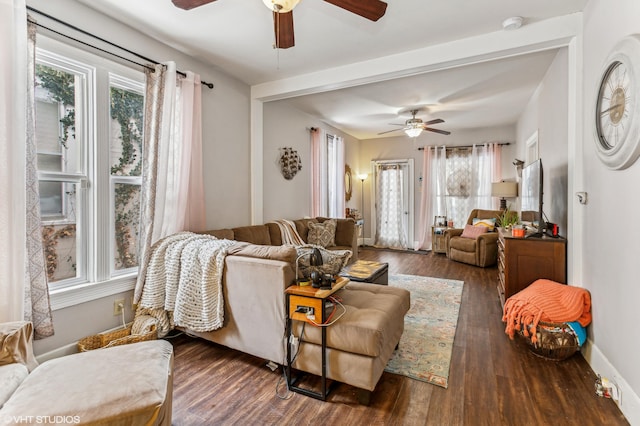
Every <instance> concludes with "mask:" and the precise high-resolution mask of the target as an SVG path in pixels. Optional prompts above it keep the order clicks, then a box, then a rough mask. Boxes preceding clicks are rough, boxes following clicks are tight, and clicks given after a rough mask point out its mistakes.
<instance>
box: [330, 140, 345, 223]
mask: <svg viewBox="0 0 640 426" xmlns="http://www.w3.org/2000/svg"><path fill="white" fill-rule="evenodd" d="M327 145H328V146H327V186H328V197H327V198H328V200H327V201H328V211H327V213H328V216H329V217H345V210H344V203H345V200H344V139H343V138H341V137H338V136H333V137H332V138H331V140H329V141H327Z"/></svg>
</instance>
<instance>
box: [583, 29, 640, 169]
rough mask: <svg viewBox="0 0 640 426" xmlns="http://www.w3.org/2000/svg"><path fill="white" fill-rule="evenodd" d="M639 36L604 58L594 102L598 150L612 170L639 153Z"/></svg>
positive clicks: (618, 46) (623, 164) (626, 165)
mask: <svg viewBox="0 0 640 426" xmlns="http://www.w3.org/2000/svg"><path fill="white" fill-rule="evenodd" d="M639 79H640V35H638V34H633V35H629V36H627V37H625V38H623V39H622V40H620V41H619V42H618V44H616V46H615V47H614V49H613V51H612V52H611V54H610V55H609V57H608V58H607V60H606V61H605V65H604V69H603V71H602V77H601V78H600V83H599V87H598V95H597V98H596V102H595V114H594V115H593V117H594V120H595V123H594V124H595V126H594V127H595V132H596V134H595V142H596V153H597V154H598V157H600V160H601V161H602V162H603V163H604V164H605V165H606V166H607V167H609V168H610V169H613V170H621V169H625V168H627V167H629V166H630V165H631V164H633V163H634V162H635V161H636V159H637V158H638V156H639V155H640V117H638V109H637V105H638V102H640V87H639V86H638V84H639V81H640V80H639Z"/></svg>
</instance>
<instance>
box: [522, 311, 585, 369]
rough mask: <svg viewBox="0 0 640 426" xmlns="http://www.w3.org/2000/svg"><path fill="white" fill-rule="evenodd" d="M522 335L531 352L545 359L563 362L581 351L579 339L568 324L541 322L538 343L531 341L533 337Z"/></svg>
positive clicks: (538, 330) (538, 328)
mask: <svg viewBox="0 0 640 426" xmlns="http://www.w3.org/2000/svg"><path fill="white" fill-rule="evenodd" d="M520 334H521V335H522V336H523V337H524V340H525V341H526V342H527V344H528V345H529V349H530V350H531V352H533V353H534V354H536V355H538V356H539V357H542V358H545V359H549V360H553V361H562V360H563V359H567V358H569V357H570V356H571V355H573V354H575V353H576V352H578V351H579V350H580V346H579V345H578V338H577V337H576V335H575V333H574V332H573V330H572V329H571V327H569V326H568V325H567V323H551V322H543V321H540V322H539V323H538V327H537V330H536V334H537V337H538V341H537V342H536V343H533V342H532V341H531V336H525V335H524V333H522V332H521V333H520Z"/></svg>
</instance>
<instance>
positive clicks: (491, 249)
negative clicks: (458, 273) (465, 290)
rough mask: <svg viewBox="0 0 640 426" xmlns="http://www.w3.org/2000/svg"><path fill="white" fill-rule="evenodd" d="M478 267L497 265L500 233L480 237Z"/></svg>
mask: <svg viewBox="0 0 640 426" xmlns="http://www.w3.org/2000/svg"><path fill="white" fill-rule="evenodd" d="M477 250H478V251H477V264H478V266H482V267H485V266H491V265H494V264H495V263H496V259H497V258H498V233H497V232H487V233H486V234H482V235H480V236H479V237H478V249H477Z"/></svg>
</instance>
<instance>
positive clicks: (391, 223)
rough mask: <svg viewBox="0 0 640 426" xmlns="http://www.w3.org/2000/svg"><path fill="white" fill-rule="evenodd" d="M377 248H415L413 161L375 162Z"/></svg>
mask: <svg viewBox="0 0 640 426" xmlns="http://www.w3.org/2000/svg"><path fill="white" fill-rule="evenodd" d="M372 169H373V178H374V179H373V187H372V190H373V193H372V195H373V196H372V201H373V207H374V208H373V209H372V210H373V211H374V212H375V214H374V215H373V218H372V219H373V225H374V229H375V239H374V244H373V245H374V246H376V247H385V248H395V249H407V247H409V246H412V245H413V221H414V217H413V216H414V213H413V211H414V208H413V203H414V200H413V159H408V160H386V161H373V162H372Z"/></svg>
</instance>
